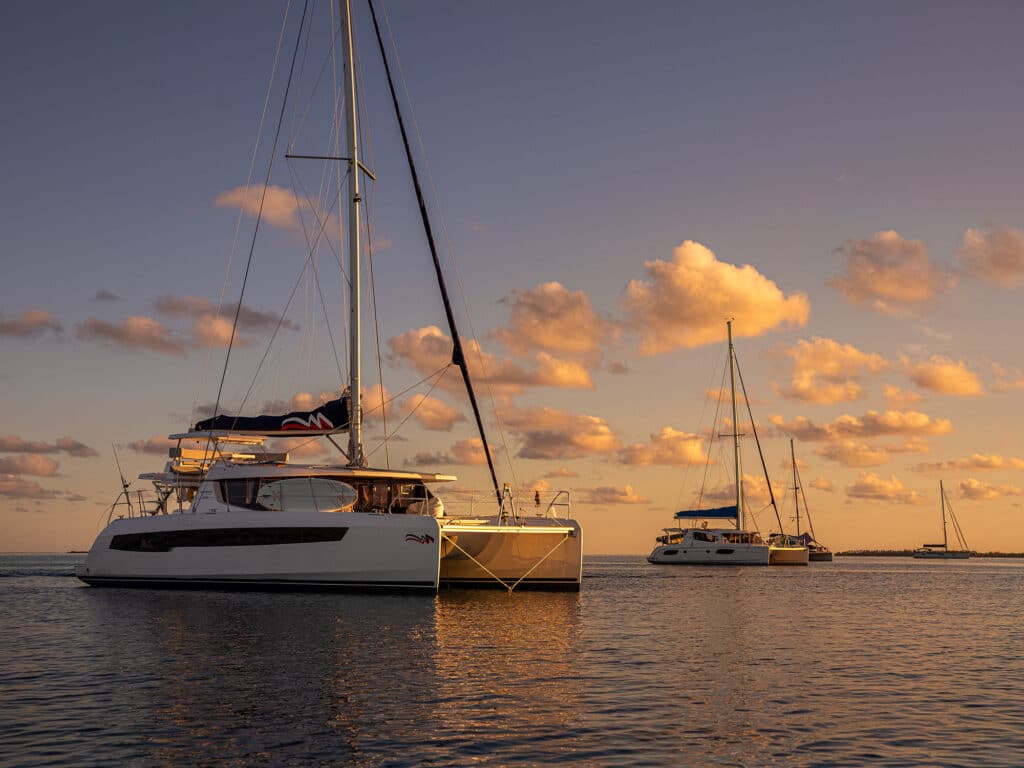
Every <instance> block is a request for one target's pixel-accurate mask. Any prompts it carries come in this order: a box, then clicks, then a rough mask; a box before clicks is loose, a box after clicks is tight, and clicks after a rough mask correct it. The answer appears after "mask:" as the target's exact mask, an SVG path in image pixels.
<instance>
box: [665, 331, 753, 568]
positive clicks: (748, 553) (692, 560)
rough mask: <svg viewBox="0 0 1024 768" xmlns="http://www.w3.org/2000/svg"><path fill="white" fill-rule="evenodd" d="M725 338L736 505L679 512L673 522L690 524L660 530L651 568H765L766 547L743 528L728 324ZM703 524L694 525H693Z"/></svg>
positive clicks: (733, 368) (733, 359) (733, 353)
mask: <svg viewBox="0 0 1024 768" xmlns="http://www.w3.org/2000/svg"><path fill="white" fill-rule="evenodd" d="M726 327H727V333H728V338H729V363H728V365H729V380H730V389H731V392H732V401H731V402H732V423H733V431H732V435H731V436H732V438H733V468H734V470H735V487H736V503H735V504H732V505H729V506H726V507H715V508H711V509H693V510H682V511H680V512H676V513H675V516H674V517H675V519H676V520H691V521H692V525H690V526H688V527H685V528H664V529H662V531H663V533H662V535H661V536H658V537H657V539H656V540H655V546H654V549H653V550H652V551H651V554H649V555H648V556H647V562H649V563H652V564H654V565H768V544H767V543H765V542H764V540H762V538H761V535H760V534H759V533H758V532H757V531H750V530H745V529H744V527H743V469H742V461H741V456H740V435H739V429H738V426H737V425H738V424H739V420H738V410H737V407H736V351H735V348H734V347H733V343H732V320H729V321H728V322H727V323H726ZM701 520H702V521H703V523H702V524H700V525H698V524H697V521H701ZM710 520H732V521H734V527H733V528H718V527H715V528H711V527H708V521H710Z"/></svg>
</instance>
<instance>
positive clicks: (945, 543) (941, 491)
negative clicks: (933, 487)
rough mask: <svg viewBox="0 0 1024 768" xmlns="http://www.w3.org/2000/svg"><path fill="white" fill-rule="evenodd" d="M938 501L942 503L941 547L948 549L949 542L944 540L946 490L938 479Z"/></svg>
mask: <svg viewBox="0 0 1024 768" xmlns="http://www.w3.org/2000/svg"><path fill="white" fill-rule="evenodd" d="M939 503H940V504H941V505H942V548H943V549H948V548H949V542H948V541H946V491H945V489H944V488H943V487H942V481H941V480H939Z"/></svg>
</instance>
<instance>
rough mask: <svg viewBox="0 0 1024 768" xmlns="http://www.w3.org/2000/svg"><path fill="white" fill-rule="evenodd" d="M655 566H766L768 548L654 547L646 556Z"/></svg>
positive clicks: (760, 546)
mask: <svg viewBox="0 0 1024 768" xmlns="http://www.w3.org/2000/svg"><path fill="white" fill-rule="evenodd" d="M647 562H649V563H653V564H655V565H768V546H767V545H760V544H749V545H743V544H735V545H730V546H717V545H713V546H711V547H681V546H676V545H671V544H669V545H665V546H660V547H655V548H654V551H653V552H651V554H650V555H648V556H647Z"/></svg>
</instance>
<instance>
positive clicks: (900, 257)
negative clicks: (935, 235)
mask: <svg viewBox="0 0 1024 768" xmlns="http://www.w3.org/2000/svg"><path fill="white" fill-rule="evenodd" d="M837 250H838V252H839V254H840V255H841V256H842V257H843V258H844V259H846V273H845V274H843V275H841V276H840V277H837V278H835V279H834V280H832V281H831V283H830V285H832V287H833V288H835V289H836V290H838V291H839V292H840V293H842V294H843V295H844V296H846V298H847V300H848V301H850V302H851V303H853V304H858V305H861V306H868V307H871V308H872V309H874V310H876V311H878V312H882V313H883V314H887V315H904V314H907V313H909V312H912V311H914V310H917V309H920V308H922V307H925V306H927V305H929V304H930V303H931V302H933V301H934V300H935V298H936V297H937V296H938V295H939V294H940V293H942V292H944V291H946V290H948V289H950V288H951V287H952V286H953V285H955V284H956V277H955V276H954V274H953V273H952V271H951V270H949V269H947V268H945V267H939V266H936V265H934V264H932V262H931V260H930V259H929V258H928V249H927V248H926V247H925V244H924V243H923V242H922V241H920V240H905V239H903V237H902V236H901V235H900V234H899V233H898V232H895V231H893V230H888V231H885V232H876V233H875V234H874V235H872V236H871V237H869V238H865V239H859V240H858V239H851V240H848V241H847V242H846V245H844V246H842V247H841V248H839V249H837Z"/></svg>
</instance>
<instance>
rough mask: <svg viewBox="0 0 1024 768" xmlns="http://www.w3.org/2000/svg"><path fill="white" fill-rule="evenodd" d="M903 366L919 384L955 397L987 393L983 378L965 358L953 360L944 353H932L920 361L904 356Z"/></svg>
mask: <svg viewBox="0 0 1024 768" xmlns="http://www.w3.org/2000/svg"><path fill="white" fill-rule="evenodd" d="M903 366H904V368H906V369H907V371H908V373H909V374H910V379H911V381H913V382H914V383H915V384H917V386H919V387H921V388H923V389H928V390H931V391H932V392H938V393H939V394H942V395H952V396H954V397H977V396H978V395H983V394H985V390H984V389H983V388H982V386H981V380H980V379H979V378H978V375H977V374H976V373H974V372H973V371H970V370H968V368H967V366H966V365H965V364H964V361H963V360H957V361H956V362H953V361H952V360H950V359H949V358H948V357H945V356H943V355H932V356H931V357H930V358H928V359H927V360H922V361H921V362H918V363H913V362H911V361H910V360H909V359H908V358H906V357H904V358H903Z"/></svg>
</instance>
